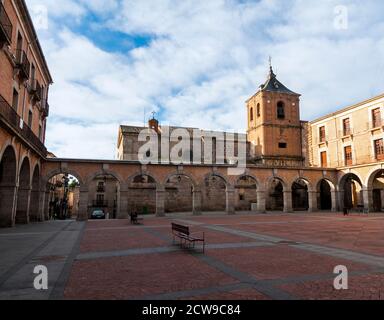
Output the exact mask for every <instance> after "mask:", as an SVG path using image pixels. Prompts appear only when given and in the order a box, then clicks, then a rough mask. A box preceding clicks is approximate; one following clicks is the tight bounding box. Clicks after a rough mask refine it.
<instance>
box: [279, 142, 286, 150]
mask: <svg viewBox="0 0 384 320" xmlns="http://www.w3.org/2000/svg"><path fill="white" fill-rule="evenodd" d="M279 148H280V149H287V144H286V143H285V142H280V143H279Z"/></svg>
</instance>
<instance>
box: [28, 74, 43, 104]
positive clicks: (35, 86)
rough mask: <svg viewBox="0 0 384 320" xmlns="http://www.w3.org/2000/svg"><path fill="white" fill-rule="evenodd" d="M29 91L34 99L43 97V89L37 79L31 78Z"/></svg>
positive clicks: (39, 99) (37, 99)
mask: <svg viewBox="0 0 384 320" xmlns="http://www.w3.org/2000/svg"><path fill="white" fill-rule="evenodd" d="M29 93H30V94H31V95H32V97H33V99H34V100H35V101H41V99H42V97H43V89H42V87H41V85H40V83H39V81H37V80H36V79H35V80H32V81H31V85H30V87H29Z"/></svg>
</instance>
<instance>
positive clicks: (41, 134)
mask: <svg viewBox="0 0 384 320" xmlns="http://www.w3.org/2000/svg"><path fill="white" fill-rule="evenodd" d="M39 139H40V141H43V127H42V125H41V124H39Z"/></svg>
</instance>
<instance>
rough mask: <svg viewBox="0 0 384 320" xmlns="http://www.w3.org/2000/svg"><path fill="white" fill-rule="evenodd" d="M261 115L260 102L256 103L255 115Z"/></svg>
mask: <svg viewBox="0 0 384 320" xmlns="http://www.w3.org/2000/svg"><path fill="white" fill-rule="evenodd" d="M260 116H261V110H260V103H258V104H257V117H258V118H259V117H260Z"/></svg>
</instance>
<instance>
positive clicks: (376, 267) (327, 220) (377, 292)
mask: <svg viewBox="0 0 384 320" xmlns="http://www.w3.org/2000/svg"><path fill="white" fill-rule="evenodd" d="M171 222H176V223H180V224H183V225H187V226H190V228H191V231H192V232H204V233H205V238H206V252H205V254H202V253H201V251H200V250H199V248H198V247H196V249H195V250H186V249H181V248H180V247H179V246H178V245H174V244H173V239H172V233H171ZM383 225H384V217H383V216H382V215H378V214H370V215H369V216H366V215H362V214H360V215H359V214H353V215H350V216H347V217H345V216H343V215H341V214H335V213H325V212H321V213H320V212H319V213H305V214H304V213H295V214H278V213H270V214H268V215H265V214H247V213H238V214H237V215H233V216H229V215H226V214H223V213H207V214H203V215H202V216H192V215H187V214H177V215H168V216H167V217H162V218H159V217H156V216H147V217H145V219H144V221H143V224H142V225H138V226H135V225H131V224H130V223H129V221H128V220H106V221H88V222H78V221H64V222H63V221H53V222H43V223H39V224H30V225H22V226H17V227H16V228H13V229H3V230H1V231H0V239H1V241H0V247H1V248H0V250H1V251H2V252H3V253H4V255H3V257H4V258H3V259H1V265H0V272H1V274H0V299H55V300H56V299H65V300H72V299H86V300H94V299H96V300H99V299H107V300H121V299H123V300H155V301H156V300H302V299H305V300H307V299H316V300H317V299H319V300H323V299H324V300H329V299H331V300H332V299H335V300H349V299H361V300H371V299H383V296H384V295H383V289H382V288H383V282H384V258H383V257H382V255H383V250H384V249H383V247H384V246H383V243H384V236H383V235H382V232H381V230H382V228H383ZM11 242H12V246H10V245H9V244H10V243H11ZM36 265H44V266H46V267H47V269H48V272H49V284H48V290H46V291H44V290H43V291H37V290H35V289H34V287H33V281H34V277H36V275H34V274H33V269H34V267H35V266H36ZM338 265H342V266H346V267H347V269H348V286H349V289H348V290H340V291H338V290H335V289H334V279H335V277H336V276H337V275H336V274H334V273H333V271H334V268H335V267H336V266H338Z"/></svg>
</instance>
